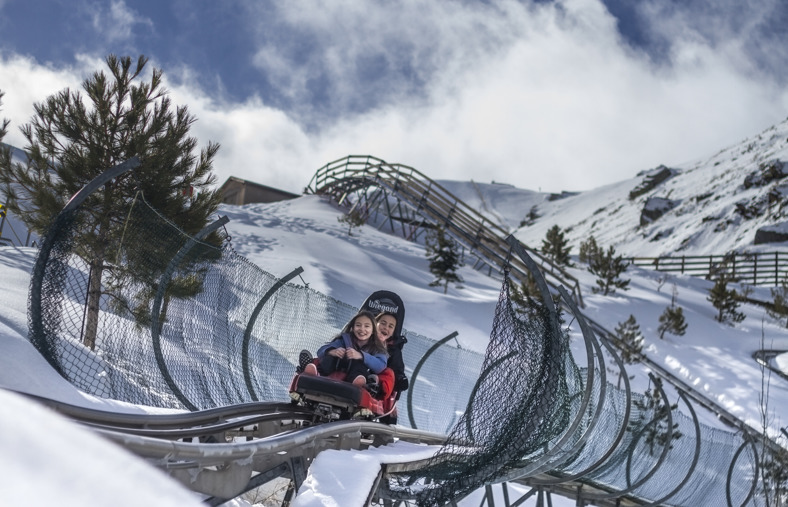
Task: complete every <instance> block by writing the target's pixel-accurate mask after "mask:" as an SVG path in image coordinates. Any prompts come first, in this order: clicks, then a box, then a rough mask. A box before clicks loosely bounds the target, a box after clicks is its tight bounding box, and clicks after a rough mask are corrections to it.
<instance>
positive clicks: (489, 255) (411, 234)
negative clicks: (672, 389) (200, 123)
mask: <svg viewBox="0 0 788 507" xmlns="http://www.w3.org/2000/svg"><path fill="white" fill-rule="evenodd" d="M304 193H307V194H310V193H311V194H317V195H325V196H328V197H329V198H331V199H332V200H333V201H334V202H336V203H337V204H338V205H340V206H349V207H350V209H351V211H352V210H356V211H358V212H359V213H361V215H362V216H363V217H364V218H365V219H369V218H372V217H373V214H375V215H377V214H382V215H383V216H384V219H383V220H382V222H381V227H382V226H384V225H388V227H389V229H390V231H391V232H392V233H398V234H401V235H402V236H403V237H404V238H407V239H411V240H415V239H418V237H419V235H420V234H421V233H422V232H423V231H424V230H425V229H430V228H435V227H443V228H444V230H445V231H446V233H447V234H448V235H449V236H451V237H452V238H453V239H454V240H455V241H457V242H458V243H459V244H461V245H462V246H464V247H465V248H467V249H468V250H469V251H470V252H471V254H472V255H473V256H475V257H476V261H475V263H474V268H475V269H480V270H481V269H485V268H486V269H487V271H488V274H493V273H499V272H500V271H501V269H503V267H504V266H507V265H508V266H510V269H511V273H512V278H514V279H515V280H517V281H519V282H522V283H528V281H529V271H528V269H527V268H526V267H525V264H523V263H522V262H521V261H520V259H519V258H518V257H517V256H512V255H511V248H510V246H509V244H508V243H507V242H506V237H507V236H508V235H509V231H505V230H504V229H503V228H502V227H501V226H500V225H498V224H496V223H495V222H493V221H492V220H490V219H489V218H487V217H485V216H484V215H483V214H481V213H479V212H478V211H477V210H475V209H474V208H472V207H471V206H469V205H467V204H466V203H465V202H463V201H462V200H460V199H459V198H457V197H456V196H455V195H454V194H452V193H451V192H449V191H448V190H447V189H446V188H444V187H443V186H441V185H440V184H439V183H437V182H436V181H435V180H432V179H430V178H429V177H427V176H425V175H424V174H422V173H421V172H419V171H417V170H416V169H414V168H413V167H409V166H406V165H402V164H390V163H388V162H386V161H384V160H381V159H379V158H376V157H373V156H370V155H349V156H347V157H344V158H341V159H339V160H335V161H333V162H330V163H328V164H326V165H325V166H323V167H321V168H320V169H318V170H317V172H316V173H315V175H314V176H313V177H312V179H311V180H310V182H309V185H307V187H306V188H305V189H304ZM526 250H527V251H528V254H529V255H530V256H531V257H533V258H534V259H535V260H536V261H537V263H538V264H539V268H540V270H541V271H542V273H543V274H544V276H545V278H546V280H547V282H548V284H550V285H551V286H552V287H554V288H557V287H559V286H564V287H566V288H567V290H569V291H570V293H571V295H572V298H573V299H574V300H575V302H576V303H577V304H578V306H580V307H583V298H582V294H581V293H580V284H579V283H578V281H577V279H576V278H575V277H573V276H572V275H570V274H569V273H567V272H566V271H564V270H563V269H562V268H561V267H560V266H557V265H555V264H554V263H553V262H551V261H550V259H548V258H547V257H545V256H543V255H542V254H541V253H540V252H538V251H536V250H533V249H531V248H528V247H526Z"/></svg>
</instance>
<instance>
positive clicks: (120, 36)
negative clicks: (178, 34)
mask: <svg viewBox="0 0 788 507" xmlns="http://www.w3.org/2000/svg"><path fill="white" fill-rule="evenodd" d="M91 18H92V22H93V28H94V29H95V30H96V32H98V33H99V34H101V35H102V36H103V37H104V39H105V40H106V41H107V42H118V41H127V40H129V39H131V36H132V30H133V29H134V26H135V25H138V24H141V25H144V26H147V27H151V28H152V27H153V22H152V21H151V20H150V19H148V18H145V17H143V16H140V15H138V14H137V12H135V11H134V10H132V9H130V8H129V7H128V6H127V5H126V3H125V2H124V1H123V0H112V1H111V2H110V3H109V6H107V7H106V9H105V8H104V6H103V5H99V6H98V7H97V8H96V7H92V8H91Z"/></svg>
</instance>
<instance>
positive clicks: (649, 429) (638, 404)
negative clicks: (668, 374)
mask: <svg viewBox="0 0 788 507" xmlns="http://www.w3.org/2000/svg"><path fill="white" fill-rule="evenodd" d="M654 384H655V386H654V388H653V389H652V388H651V386H649V388H648V389H647V390H646V392H645V393H644V397H643V398H642V399H640V398H633V399H632V405H634V406H635V408H637V409H638V416H637V418H636V419H634V420H633V421H632V422H630V423H629V426H628V428H627V430H628V431H631V432H636V433H640V432H642V435H643V442H644V443H645V444H646V445H647V446H648V451H649V454H650V455H652V456H653V455H654V454H655V451H656V449H655V447H657V446H659V447H660V448H662V447H665V446H666V445H669V446H670V449H672V448H673V441H674V440H678V439H679V438H681V437H682V436H683V435H682V433H681V432H680V431H679V430H678V427H679V423H677V422H674V423H673V425H672V427H668V412H671V411H673V410H676V408H678V404H676V403H674V404H672V405H671V404H669V403H668V402H667V401H666V400H664V399H663V398H662V394H661V393H662V391H661V390H660V389H659V388H657V386H659V387H662V379H660V378H654ZM649 416H650V417H649ZM669 430H670V431H669ZM668 433H670V435H668Z"/></svg>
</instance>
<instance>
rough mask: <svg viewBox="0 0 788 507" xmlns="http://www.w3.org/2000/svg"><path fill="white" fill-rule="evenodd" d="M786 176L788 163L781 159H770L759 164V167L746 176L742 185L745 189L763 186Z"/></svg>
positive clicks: (787, 174)
mask: <svg viewBox="0 0 788 507" xmlns="http://www.w3.org/2000/svg"><path fill="white" fill-rule="evenodd" d="M786 176H788V164H785V162H783V161H782V160H779V159H775V160H770V161H768V162H763V163H761V164H759V165H758V169H756V170H755V171H753V172H751V173H750V174H748V175H747V176H745V177H744V183H742V186H743V187H744V188H745V189H747V188H752V187H763V186H766V185H768V184H769V183H771V182H773V181H779V180H781V179H783V178H785V177H786Z"/></svg>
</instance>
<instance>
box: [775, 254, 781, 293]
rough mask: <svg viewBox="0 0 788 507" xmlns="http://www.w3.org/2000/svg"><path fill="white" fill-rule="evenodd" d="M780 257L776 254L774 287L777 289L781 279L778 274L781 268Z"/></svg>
mask: <svg viewBox="0 0 788 507" xmlns="http://www.w3.org/2000/svg"><path fill="white" fill-rule="evenodd" d="M779 257H780V256H779V255H778V253H777V252H774V286H775V287H777V285H778V283H777V278H779V275H778V274H777V272H778V269H779V266H780V258H779Z"/></svg>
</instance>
